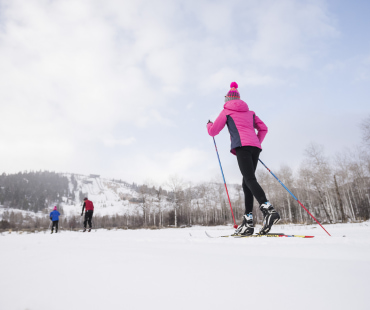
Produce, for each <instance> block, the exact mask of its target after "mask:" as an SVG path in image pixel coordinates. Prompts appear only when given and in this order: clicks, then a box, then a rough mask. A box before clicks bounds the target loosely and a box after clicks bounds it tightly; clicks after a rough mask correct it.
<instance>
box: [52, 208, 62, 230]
mask: <svg viewBox="0 0 370 310" xmlns="http://www.w3.org/2000/svg"><path fill="white" fill-rule="evenodd" d="M59 216H60V213H59V211H58V210H57V206H55V207H54V209H53V211H51V212H50V220H51V221H52V222H53V224H52V226H51V233H53V232H54V226H55V233H57V232H58V223H59Z"/></svg>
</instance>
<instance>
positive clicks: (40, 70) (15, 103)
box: [0, 0, 338, 177]
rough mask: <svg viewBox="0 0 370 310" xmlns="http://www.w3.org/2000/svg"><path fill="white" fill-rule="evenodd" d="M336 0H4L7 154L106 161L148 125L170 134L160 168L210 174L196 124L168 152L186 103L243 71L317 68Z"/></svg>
mask: <svg viewBox="0 0 370 310" xmlns="http://www.w3.org/2000/svg"><path fill="white" fill-rule="evenodd" d="M324 3H325V2H322V1H315V2H305V1H303V2H301V1H293V0H290V1H288V0H286V1H279V2H275V1H272V0H263V1H259V2H255V1H252V0H250V1H241V0H240V1H239V0H236V1H230V2H227V3H225V2H223V1H166V0H163V1H149V0H138V1H118V0H112V1H108V2H107V1H97V0H96V1H74V0H55V1H46V0H30V1H21V0H12V1H2V4H1V15H0V25H1V27H0V84H1V85H2V91H1V92H0V114H1V115H2V121H1V122H0V130H1V132H2V134H1V136H0V145H1V148H2V150H3V152H2V154H1V155H0V156H1V158H0V160H1V161H2V162H3V163H5V164H6V165H5V166H6V167H7V169H12V170H16V169H24V168H27V167H28V168H29V169H39V168H44V167H45V165H43V163H47V167H48V168H49V169H50V167H56V168H55V169H57V168H58V169H64V170H70V169H72V167H75V166H76V165H77V166H79V167H81V169H82V170H84V171H87V170H88V169H89V167H90V166H94V169H99V170H105V169H106V168H105V167H104V165H102V164H100V163H101V162H106V161H107V159H106V156H109V155H107V154H109V153H110V152H109V151H106V152H105V151H104V149H102V150H101V149H100V148H101V147H102V146H101V145H102V144H103V145H104V147H106V148H112V147H115V146H129V145H135V146H136V147H138V148H140V147H145V145H146V139H147V135H146V134H145V130H147V131H150V132H153V133H154V132H155V133H156V136H157V137H158V143H156V148H155V149H153V150H151V152H152V155H153V156H152V157H154V158H156V159H157V160H158V163H157V162H155V161H153V160H149V162H150V163H151V165H149V167H148V171H151V173H153V174H154V175H156V173H157V171H162V169H160V168H162V167H161V165H165V166H168V167H172V168H167V169H169V170H177V169H179V171H180V172H182V173H184V174H187V175H189V176H191V175H197V177H201V174H200V173H198V172H195V171H192V169H196V166H197V164H196V162H197V161H199V160H200V159H202V158H203V159H204V154H202V153H196V152H195V150H194V148H193V143H194V140H192V139H193V138H191V137H192V136H193V135H192V134H189V135H188V136H189V138H188V140H186V141H184V142H183V150H182V151H180V153H178V152H174V153H173V156H174V157H172V158H168V157H166V158H165V159H163V158H162V156H163V154H162V153H161V152H162V147H161V143H165V142H163V141H173V140H177V139H178V136H179V130H181V128H180V126H179V127H178V124H179V122H180V121H181V118H182V117H183V115H182V114H181V111H182V110H181V108H182V107H185V108H186V107H188V110H190V107H191V105H189V98H190V97H191V96H193V97H197V96H201V95H203V96H204V95H209V94H212V93H214V92H215V91H217V92H218V91H220V89H222V90H223V91H226V89H227V86H228V83H230V81H231V80H236V79H237V80H238V83H239V85H240V86H241V87H243V86H250V87H259V86H269V85H281V84H284V83H286V77H285V76H284V75H281V74H280V73H278V72H277V71H276V68H290V69H291V68H293V69H298V70H301V69H304V68H307V66H309V64H310V61H311V60H312V58H313V57H315V55H316V54H317V52H318V51H317V49H315V48H313V46H319V45H320V44H324V43H322V42H323V41H325V40H327V39H331V38H335V37H336V36H337V35H338V33H337V31H336V30H335V27H334V26H333V21H332V20H331V19H330V18H329V16H328V14H327V10H326V8H325V6H324ZM225 85H226V87H225ZM194 100H197V98H196V99H194ZM191 104H192V103H191ZM191 110H194V109H191ZM169 128H170V129H171V130H169ZM4 133H6V134H4ZM121 133H123V134H121ZM122 137H123V138H122ZM86 150H90V151H91V152H92V153H93V154H94V156H90V157H89V159H88V160H87V159H86ZM186 150H187V151H186ZM138 152H140V151H138ZM51 154H53V156H51ZM103 156H104V159H103ZM196 158H198V159H196ZM127 160H128V161H131V160H132V161H135V160H136V158H128V159H127ZM143 160H144V159H143ZM156 165H159V167H160V168H158V167H156ZM177 165H178V166H179V167H178V168H176V166H177ZM181 167H187V168H184V169H182V168H181ZM169 172H170V171H169ZM103 173H104V171H103Z"/></svg>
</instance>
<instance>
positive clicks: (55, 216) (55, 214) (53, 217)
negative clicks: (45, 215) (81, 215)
mask: <svg viewBox="0 0 370 310" xmlns="http://www.w3.org/2000/svg"><path fill="white" fill-rule="evenodd" d="M59 215H60V213H59V211H57V210H54V211H51V212H50V218H51V220H52V221H53V222H55V221H59Z"/></svg>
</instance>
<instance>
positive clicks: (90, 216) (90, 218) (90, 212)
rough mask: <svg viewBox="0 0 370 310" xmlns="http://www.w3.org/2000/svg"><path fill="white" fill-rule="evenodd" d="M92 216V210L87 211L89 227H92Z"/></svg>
mask: <svg viewBox="0 0 370 310" xmlns="http://www.w3.org/2000/svg"><path fill="white" fill-rule="evenodd" d="M92 216H93V212H92V211H89V222H88V223H89V228H91V227H92V225H91V220H92Z"/></svg>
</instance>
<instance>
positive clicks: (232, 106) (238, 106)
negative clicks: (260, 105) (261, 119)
mask: <svg viewBox="0 0 370 310" xmlns="http://www.w3.org/2000/svg"><path fill="white" fill-rule="evenodd" d="M224 109H228V110H233V111H238V112H248V111H249V107H248V105H247V104H246V103H245V102H244V101H243V100H240V99H239V100H230V101H228V102H226V103H225V104H224Z"/></svg>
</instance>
